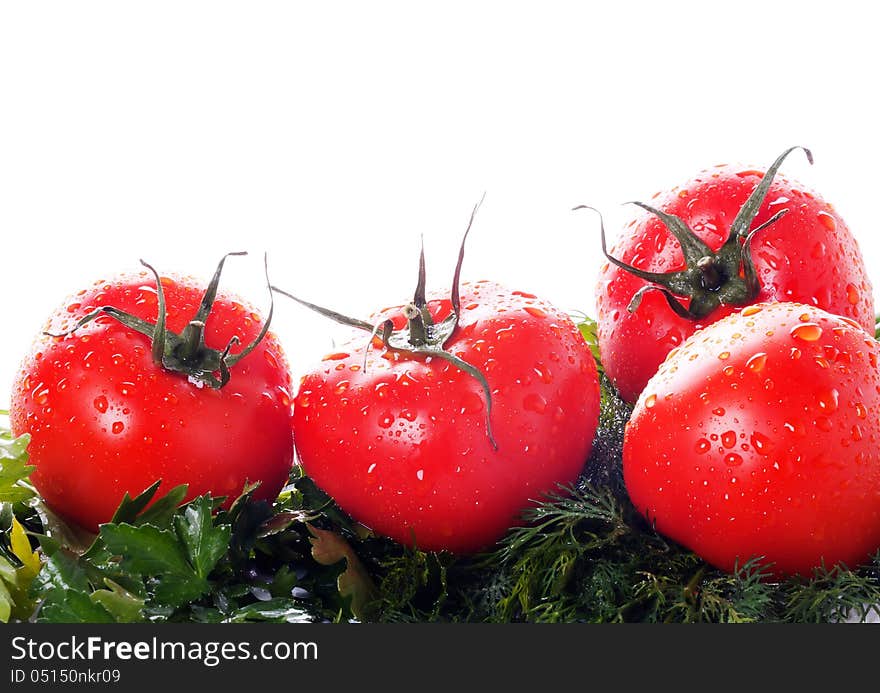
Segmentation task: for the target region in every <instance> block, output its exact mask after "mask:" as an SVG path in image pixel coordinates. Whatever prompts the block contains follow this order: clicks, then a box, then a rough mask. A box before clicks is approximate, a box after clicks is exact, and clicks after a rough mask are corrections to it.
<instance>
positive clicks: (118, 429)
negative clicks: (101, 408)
mask: <svg viewBox="0 0 880 693" xmlns="http://www.w3.org/2000/svg"><path fill="white" fill-rule="evenodd" d="M110 430H111V431H113V433H115V434H116V435H119V434H120V433H122V431H124V430H125V424H124V423H122V422H121V421H114V422H113V425H112V426H111V427H110Z"/></svg>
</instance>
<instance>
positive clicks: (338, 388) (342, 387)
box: [333, 380, 348, 395]
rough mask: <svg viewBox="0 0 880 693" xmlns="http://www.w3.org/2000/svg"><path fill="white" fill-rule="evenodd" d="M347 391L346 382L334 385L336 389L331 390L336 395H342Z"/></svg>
mask: <svg viewBox="0 0 880 693" xmlns="http://www.w3.org/2000/svg"><path fill="white" fill-rule="evenodd" d="M347 390H348V381H347V380H342V381H340V382H338V383H337V384H336V387H335V388H333V393H334V394H336V395H343V394H345V392H346V391H347Z"/></svg>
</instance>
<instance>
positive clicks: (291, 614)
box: [223, 598, 315, 623]
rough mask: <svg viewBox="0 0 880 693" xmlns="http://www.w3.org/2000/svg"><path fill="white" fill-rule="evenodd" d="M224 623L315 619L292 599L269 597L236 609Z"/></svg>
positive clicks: (289, 621)
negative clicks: (266, 599) (263, 600)
mask: <svg viewBox="0 0 880 693" xmlns="http://www.w3.org/2000/svg"><path fill="white" fill-rule="evenodd" d="M223 620H224V622H225V623H245V622H249V621H267V622H271V623H312V622H313V621H314V620H315V619H314V617H313V616H312V615H310V614H309V613H308V612H307V611H305V610H304V609H303V608H302V607H301V606H298V605H297V604H296V603H295V602H294V601H293V600H292V599H286V598H285V599H270V600H269V601H265V602H257V603H255V604H249V605H248V606H244V607H241V608H240V609H236V610H235V611H233V612H232V614H230V615H229V616H227V617H226V618H225V619H223Z"/></svg>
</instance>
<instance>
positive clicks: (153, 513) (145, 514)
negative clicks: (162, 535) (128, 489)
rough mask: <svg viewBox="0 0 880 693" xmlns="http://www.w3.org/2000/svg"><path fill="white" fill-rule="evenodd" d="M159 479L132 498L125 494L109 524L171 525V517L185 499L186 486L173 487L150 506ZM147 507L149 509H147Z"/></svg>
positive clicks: (162, 526)
mask: <svg viewBox="0 0 880 693" xmlns="http://www.w3.org/2000/svg"><path fill="white" fill-rule="evenodd" d="M161 483H162V481H161V479H160V480H159V481H157V482H156V483H154V484H153V485H152V486H150V487H149V488H147V489H145V490H144V491H142V492H141V493H139V494H138V495H137V496H135V497H134V498H132V497H131V496H129V495H128V493H126V494H125V496H124V497H123V499H122V502H121V503H120V504H119V507H118V508H117V509H116V512H115V513H114V514H113V518H112V519H111V520H110V523H111V524H123V523H124V524H129V525H135V526H137V525H142V524H152V525H155V526H156V527H160V528H165V527H168V526H170V525H171V517H172V516H173V515H174V513H175V511H176V510H177V508H178V507H179V506H180V504H181V503H182V502H183V499H184V498H185V497H186V491H187V486H186V484H181V485H180V486H175V487H174V488H172V489H171V490H170V491H169V492H168V493H167V494H165V495H164V496H162V497H161V498H159V499H158V500H156V502H155V503H153V504H152V505H150V501H152V500H153V497H154V496H155V495H156V492H157V491H158V490H159V486H160V485H161ZM148 506H149V507H148Z"/></svg>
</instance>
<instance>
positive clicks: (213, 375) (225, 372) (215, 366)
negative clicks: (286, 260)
mask: <svg viewBox="0 0 880 693" xmlns="http://www.w3.org/2000/svg"><path fill="white" fill-rule="evenodd" d="M231 255H247V253H246V252H235V253H227V254H226V255H224V256H223V257H222V258H221V259H220V263H219V264H218V265H217V269H216V270H215V271H214V276H213V277H212V278H211V281H210V283H209V284H208V288H207V289H206V290H205V293H204V295H203V296H202V301H201V303H200V304H199V308H198V310H197V311H196V314H195V315H194V316H193V318H192V319H191V320H190V321H189V322H188V323H187V325H186V327H184V328H183V330H181V332H180V334H177V333H176V332H173V331H172V330H169V329H168V328H167V327H166V325H165V323H166V319H167V314H166V307H165V291H164V289H163V288H162V280H161V278H160V277H159V273H158V272H157V271H156V269H155V268H154V267H153V266H152V265H150V264H149V263H147V262H145V261H144V260H141V261H140V263H141V264H142V265H143V266H144V267H146V268H147V269H148V270H149V271H150V272H152V274H153V276H154V277H155V279H156V296H157V299H158V304H159V305H158V315H157V318H156V322H155V323H151V322H149V321H148V320H143V319H142V318H139V317H137V316H136V315H132V314H131V313H127V312H125V311H123V310H120V309H118V308H115V307H114V306H101V307H99V308H95V310H93V311H91V312H90V313H88V314H87V315H85V316H83V317H82V318H80V319H79V320H78V321H77V323H76V324H75V325H74V326H73V327H72V328H71V329H69V330H67V331H65V332H60V333H52V332H45V333H44V334H46V335H47V336H49V337H56V338H63V337H67V336H68V335H71V334H73V333H74V332H76V331H77V330H78V329H79V328H81V327H82V326H83V325H85V324H87V323H89V322H91V321H92V320H95V319H96V318H99V317H101V316H102V315H107V316H109V317H111V318H113V319H115V320H116V321H118V322H120V323H122V324H123V325H125V326H126V327H128V328H129V329H131V330H134V331H135V332H139V333H140V334H142V335H144V336H145V337H147V338H148V339H149V340H150V343H151V345H152V349H151V355H152V359H153V363H155V364H156V365H157V366H159V367H161V368H164V369H165V370H167V371H171V372H173V373H180V374H182V375H185V376H186V377H187V379H188V380H189V381H190V382H191V383H192V384H193V385H195V386H196V387H199V388H201V387H206V386H207V387H210V388H212V389H215V390H219V389H220V388H222V387H223V386H224V385H226V383H228V382H229V380H230V377H231V376H230V372H229V369H230V368H231V367H232V366H234V365H235V364H236V363H238V362H239V361H241V359H243V358H244V357H245V356H247V355H248V354H249V353H251V351H253V350H254V349H255V348H256V347H257V345H258V344H259V343H260V342H261V341H262V339H263V337H265V336H266V333H267V332H268V331H269V324H270V323H271V322H272V314H273V312H274V300H272V292H271V291H270V292H269V299H270V305H269V313H268V315H267V316H266V320H265V321H264V323H263V327H262V329H261V330H260V332H259V334H258V335H257V336H256V337H255V338H254V340H253V341H251V342H250V343H249V344H248V345H247V346H245V347H244V348H243V349H242V350H241V351H238V352H236V353H234V354H233V353H231V350H232V348H233V347H234V346H236V345H237V344H238V343H239V339H238V337H233V338H232V339H230V340H229V342H228V343H227V344H226V346H225V347H224V348H223V349H222V350H218V349H212V348H210V347H208V346H206V345H205V323H206V321H207V319H208V316H209V315H210V314H211V308H212V307H213V305H214V300H215V299H216V298H217V287H218V285H219V283H220V275H221V273H222V272H223V265H224V264H225V262H226V258H228V257H230V256H231ZM263 265H264V268H265V269H266V284H267V285H268V284H269V275H268V267H267V261H266V258H265V257H264V258H263ZM218 374H219V375H218Z"/></svg>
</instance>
